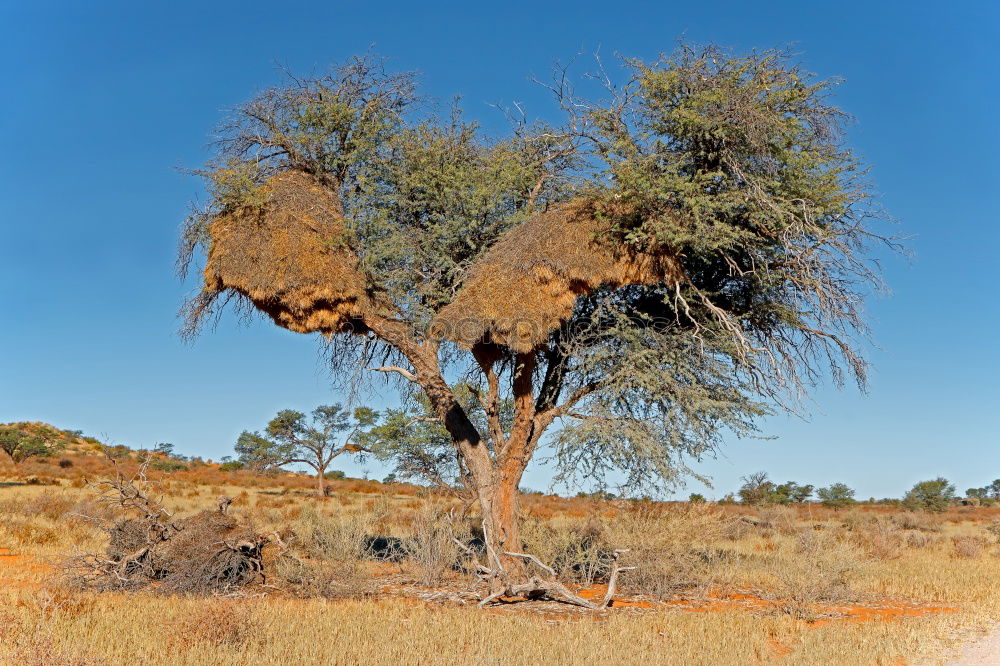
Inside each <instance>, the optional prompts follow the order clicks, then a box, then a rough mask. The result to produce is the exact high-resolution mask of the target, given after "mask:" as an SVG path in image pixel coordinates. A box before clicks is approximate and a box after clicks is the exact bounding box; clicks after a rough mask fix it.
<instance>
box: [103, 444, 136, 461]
mask: <svg viewBox="0 0 1000 666" xmlns="http://www.w3.org/2000/svg"><path fill="white" fill-rule="evenodd" d="M101 451H102V452H103V453H104V455H106V456H107V457H109V458H111V459H112V460H124V459H125V458H129V457H131V455H132V449H130V448H129V447H127V446H125V445H124V444H115V445H114V446H102V447H101Z"/></svg>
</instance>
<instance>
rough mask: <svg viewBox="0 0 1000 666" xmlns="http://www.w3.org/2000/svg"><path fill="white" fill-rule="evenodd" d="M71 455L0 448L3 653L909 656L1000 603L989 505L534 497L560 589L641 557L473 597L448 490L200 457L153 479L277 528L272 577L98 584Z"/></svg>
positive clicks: (567, 578) (82, 488) (147, 656)
mask: <svg viewBox="0 0 1000 666" xmlns="http://www.w3.org/2000/svg"><path fill="white" fill-rule="evenodd" d="M68 459H69V460H70V461H71V462H72V463H73V464H72V466H68V465H67V466H65V467H60V466H58V463H57V460H55V459H52V460H46V461H35V462H28V463H24V464H23V465H22V466H21V467H20V468H19V469H17V470H16V472H15V470H14V469H13V468H12V467H10V466H8V467H5V468H0V478H6V479H8V481H7V482H6V483H0V549H2V550H0V662H2V663H5V664H6V663H10V664H46V665H53V664H54V665H59V664H64V665H69V664H80V665H83V664H106V663H129V664H150V665H154V664H206V665H207V664H213V665H215V664H248V663H252V664H272V663H273V664H328V663H361V662H364V663H371V664H383V663H384V664H409V663H435V664H452V663H454V664H458V663H462V664H468V663H513V664H521V663H524V664H527V663H531V664H549V663H552V664H567V663H585V662H586V663H597V662H606V661H609V660H610V661H614V662H619V663H649V664H753V663H788V664H833V663H836V664H855V663H856V664H917V663H937V662H939V661H941V660H943V659H944V658H946V657H947V656H948V655H949V653H950V650H952V649H953V647H954V646H955V645H957V644H959V643H961V642H963V641H965V640H967V639H968V638H969V637H971V636H973V635H975V634H976V633H977V632H980V631H982V630H984V629H986V628H987V627H989V626H991V625H992V624H993V623H995V622H996V621H997V620H1000V588H998V587H997V586H996V585H995V581H996V580H997V577H998V574H1000V546H998V545H997V543H996V539H995V538H994V536H993V534H992V533H991V532H990V531H988V530H987V529H986V528H987V527H988V526H989V525H990V524H991V523H992V522H993V521H994V520H995V519H997V518H998V517H1000V509H992V508H979V507H955V508H953V509H951V510H949V511H948V512H946V513H944V514H940V515H928V514H915V513H909V512H905V511H902V510H898V509H893V508H889V507H879V506H859V507H856V508H853V509H845V510H840V511H834V510H832V509H826V508H822V507H818V506H812V505H806V506H796V507H771V508H761V509H751V508H746V507H742V506H717V505H714V504H706V505H698V504H693V505H691V504H662V503H651V502H622V501H596V500H589V499H563V498H558V497H551V496H537V495H527V496H524V497H523V498H522V503H523V507H524V513H525V515H526V519H525V524H524V538H525V546H526V548H527V549H528V550H529V552H532V553H534V554H536V555H538V556H539V558H540V559H541V560H543V561H544V562H547V563H549V564H551V565H552V566H553V567H554V568H555V569H556V570H557V572H558V573H559V576H560V578H561V579H562V580H563V581H564V582H565V583H566V584H567V585H568V586H569V587H570V588H571V589H573V590H580V591H581V593H582V594H583V595H584V596H590V597H598V598H599V597H601V596H602V595H603V592H604V588H603V587H602V582H603V580H604V577H606V575H607V569H608V558H607V554H608V553H609V552H610V551H611V550H613V549H614V548H629V549H630V552H628V553H626V554H625V555H624V556H623V564H626V565H629V566H635V567H637V568H636V569H635V570H634V571H629V572H626V573H623V574H622V576H621V578H620V581H619V589H618V592H617V594H616V595H615V601H614V602H613V604H612V605H611V607H609V608H607V609H605V610H601V611H590V610H585V609H580V608H575V607H572V606H568V605H565V604H558V603H554V602H542V601H538V602H535V601H521V602H516V603H506V602H501V603H498V604H496V605H493V606H490V607H488V608H486V609H479V608H478V607H477V601H478V600H479V598H480V597H481V596H482V595H483V594H484V593H485V591H484V589H483V587H481V586H479V587H477V579H476V577H475V576H474V575H473V574H472V573H471V569H472V567H471V565H470V563H469V561H468V555H466V554H465V553H464V552H463V551H462V550H461V548H460V547H459V546H458V545H456V544H455V541H454V540H453V539H452V537H453V536H457V537H459V540H460V541H468V540H469V539H470V537H471V536H473V530H474V526H475V522H476V520H475V517H474V516H472V515H469V516H466V517H464V518H463V517H462V515H461V511H460V509H461V505H460V502H458V501H457V500H455V499H451V498H447V497H443V496H440V495H435V494H433V493H428V492H427V491H424V490H422V489H418V488H416V487H413V486H407V485H403V484H389V485H384V484H380V483H377V482H365V481H352V480H346V481H339V482H334V483H333V486H334V488H333V492H332V493H331V495H330V496H329V497H326V498H318V497H316V496H315V495H313V494H311V492H312V491H311V486H312V481H311V480H310V479H308V478H306V477H298V476H288V477H281V478H276V479H266V478H260V477H254V476H251V475H249V474H246V473H243V472H240V473H225V472H220V471H218V469H217V468H213V467H211V466H203V467H199V468H197V469H193V470H191V471H178V472H172V473H167V472H159V473H151V478H154V479H155V480H157V483H158V489H159V490H160V492H162V494H163V497H164V504H165V505H166V506H167V508H168V509H169V510H170V511H172V512H176V514H175V515H185V514H192V513H194V512H196V511H199V510H209V511H211V510H215V507H216V505H217V498H218V497H219V496H220V495H228V496H230V497H232V498H234V500H235V501H234V503H233V505H232V507H231V509H230V514H231V515H236V516H240V517H242V518H246V519H248V520H250V521H252V523H253V526H254V529H255V530H257V531H259V532H260V533H262V534H275V533H276V534H277V535H278V536H280V537H281V539H282V541H283V542H284V543H285V544H286V546H287V550H286V551H285V554H281V553H280V550H281V549H280V548H279V547H278V546H277V545H272V546H270V547H268V548H266V549H265V564H266V569H265V572H266V574H267V578H266V581H264V582H260V581H258V582H256V583H255V584H253V585H250V586H247V587H243V588H240V589H239V590H234V591H231V592H229V593H227V594H216V595H197V596H191V595H188V596H178V595H175V594H170V593H168V592H166V591H164V590H163V589H159V588H157V586H156V585H153V586H148V587H145V588H143V589H137V590H130V591H103V592H95V591H92V590H88V589H80V587H79V586H78V585H76V584H75V582H74V580H73V579H72V578H71V577H67V575H66V574H65V573H64V569H63V565H64V563H65V561H66V559H65V558H66V556H67V555H72V553H74V552H76V551H85V552H101V551H103V549H104V548H105V547H106V545H107V538H106V534H105V533H104V532H103V531H102V530H100V529H99V528H98V527H97V525H96V524H95V522H94V521H93V520H92V519H85V518H82V517H81V516H82V515H86V516H90V517H91V518H105V519H110V520H114V519H115V517H116V514H115V513H114V510H113V508H112V507H109V506H107V505H102V504H100V503H98V502H96V501H95V496H94V490H93V488H92V487H90V486H87V485H85V484H84V482H83V478H84V477H85V476H86V477H88V478H96V477H97V476H98V475H99V474H101V473H107V472H108V464H107V463H106V462H105V461H103V460H101V459H100V458H99V457H98V456H92V455H91V456H83V455H76V456H70V457H68ZM63 464H64V465H66V463H63ZM129 464H133V463H125V464H124V465H123V466H124V467H127V466H128V465H129ZM133 466H134V464H133ZM29 481H31V483H28V482H29ZM234 482H236V483H234ZM375 536H378V537H385V538H384V539H379V540H376V541H373V540H372V539H371V537H375ZM379 555H381V556H383V557H384V559H381V560H380V559H378V556H379Z"/></svg>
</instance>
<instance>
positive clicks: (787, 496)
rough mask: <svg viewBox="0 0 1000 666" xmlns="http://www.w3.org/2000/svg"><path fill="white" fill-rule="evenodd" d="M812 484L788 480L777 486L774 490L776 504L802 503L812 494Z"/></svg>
mask: <svg viewBox="0 0 1000 666" xmlns="http://www.w3.org/2000/svg"><path fill="white" fill-rule="evenodd" d="M812 492H813V487H812V486H811V485H799V484H797V483H795V482H794V481H788V482H787V483H782V484H781V485H778V486H775V487H774V491H773V493H772V494H773V501H774V503H776V504H801V503H802V502H805V501H806V500H807V499H809V496H810V495H812Z"/></svg>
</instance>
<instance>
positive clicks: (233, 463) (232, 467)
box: [219, 460, 246, 472]
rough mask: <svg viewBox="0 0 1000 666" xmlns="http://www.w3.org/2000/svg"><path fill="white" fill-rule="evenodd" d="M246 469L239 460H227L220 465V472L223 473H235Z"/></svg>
mask: <svg viewBox="0 0 1000 666" xmlns="http://www.w3.org/2000/svg"><path fill="white" fill-rule="evenodd" d="M244 468H246V464H245V463H243V462H241V461H239V460H227V461H226V462H224V463H222V464H221V465H219V470H220V471H222V472H235V471H237V470H241V469H244Z"/></svg>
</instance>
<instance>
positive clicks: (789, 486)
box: [739, 472, 813, 506]
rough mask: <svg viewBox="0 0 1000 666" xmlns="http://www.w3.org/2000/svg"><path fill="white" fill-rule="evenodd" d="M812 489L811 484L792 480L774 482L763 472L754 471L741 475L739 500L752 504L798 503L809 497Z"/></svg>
mask: <svg viewBox="0 0 1000 666" xmlns="http://www.w3.org/2000/svg"><path fill="white" fill-rule="evenodd" d="M812 491H813V487H812V486H810V485H800V484H798V483H795V482H794V481H788V482H787V483H782V484H780V485H779V484H775V483H774V482H772V481H770V480H769V479H768V478H767V474H766V473H765V472H756V473H754V474H750V475H749V476H745V477H743V485H742V486H741V487H740V489H739V496H740V501H741V502H743V503H744V504H750V505H754V506H764V505H769V504H799V503H802V502H805V501H806V500H807V499H809V496H810V495H812Z"/></svg>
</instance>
